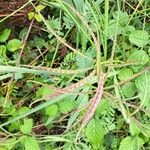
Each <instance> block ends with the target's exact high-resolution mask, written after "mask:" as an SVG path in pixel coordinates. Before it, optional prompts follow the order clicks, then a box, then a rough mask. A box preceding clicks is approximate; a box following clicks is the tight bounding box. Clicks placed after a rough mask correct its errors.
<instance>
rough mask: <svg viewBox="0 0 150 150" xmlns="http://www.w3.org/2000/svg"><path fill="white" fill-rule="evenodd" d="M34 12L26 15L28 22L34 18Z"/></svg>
mask: <svg viewBox="0 0 150 150" xmlns="http://www.w3.org/2000/svg"><path fill="white" fill-rule="evenodd" d="M34 14H35V13H34V12H30V13H28V19H29V20H32V18H33V17H34Z"/></svg>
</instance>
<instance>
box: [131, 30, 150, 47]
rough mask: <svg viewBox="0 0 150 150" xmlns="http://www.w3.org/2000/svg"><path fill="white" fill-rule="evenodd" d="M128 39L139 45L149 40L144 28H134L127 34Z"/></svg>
mask: <svg viewBox="0 0 150 150" xmlns="http://www.w3.org/2000/svg"><path fill="white" fill-rule="evenodd" d="M129 41H130V42H131V43H133V44H135V45H137V46H139V47H143V46H145V45H146V44H147V43H148V42H149V35H148V33H147V32H146V31H144V30H136V31H133V32H131V34H130V35H129Z"/></svg>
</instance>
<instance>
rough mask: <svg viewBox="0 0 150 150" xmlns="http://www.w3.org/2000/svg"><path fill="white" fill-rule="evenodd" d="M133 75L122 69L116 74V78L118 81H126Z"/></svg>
mask: <svg viewBox="0 0 150 150" xmlns="http://www.w3.org/2000/svg"><path fill="white" fill-rule="evenodd" d="M132 75H133V72H132V70H131V69H128V68H123V69H121V71H120V72H119V74H118V78H119V79H120V80H127V79H129V78H130V77H131V76H132Z"/></svg>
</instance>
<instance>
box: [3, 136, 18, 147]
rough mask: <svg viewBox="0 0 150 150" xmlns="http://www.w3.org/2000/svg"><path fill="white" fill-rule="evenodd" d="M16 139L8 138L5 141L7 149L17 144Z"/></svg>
mask: <svg viewBox="0 0 150 150" xmlns="http://www.w3.org/2000/svg"><path fill="white" fill-rule="evenodd" d="M16 141H17V140H16V138H8V139H7V140H6V141H5V147H6V148H7V149H6V150H11V149H12V148H13V147H14V146H15V145H16V143H17V142H16Z"/></svg>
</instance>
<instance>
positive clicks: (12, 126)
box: [8, 122, 20, 132]
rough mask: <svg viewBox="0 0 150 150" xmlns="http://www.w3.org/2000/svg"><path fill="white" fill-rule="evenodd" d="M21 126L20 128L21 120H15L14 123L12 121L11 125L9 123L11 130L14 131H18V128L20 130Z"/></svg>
mask: <svg viewBox="0 0 150 150" xmlns="http://www.w3.org/2000/svg"><path fill="white" fill-rule="evenodd" d="M19 128H20V124H19V122H13V123H11V124H10V125H9V128H8V129H9V132H12V131H17V130H19Z"/></svg>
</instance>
